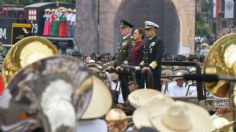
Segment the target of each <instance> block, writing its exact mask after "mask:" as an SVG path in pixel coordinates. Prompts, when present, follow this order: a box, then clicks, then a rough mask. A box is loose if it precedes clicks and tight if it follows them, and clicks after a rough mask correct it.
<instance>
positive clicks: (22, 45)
mask: <svg viewBox="0 0 236 132" xmlns="http://www.w3.org/2000/svg"><path fill="white" fill-rule="evenodd" d="M56 54H59V51H58V49H57V48H56V46H54V45H53V44H52V43H51V42H50V41H49V40H47V39H44V38H42V37H37V36H31V37H26V38H24V39H22V40H20V41H18V42H17V43H16V44H15V45H13V46H12V47H11V49H10V50H9V51H8V53H7V55H6V57H5V59H4V61H3V65H2V77H3V81H4V83H5V84H7V83H8V81H9V80H10V79H11V78H12V76H13V75H14V74H15V73H16V72H17V71H18V70H19V69H21V68H23V67H25V66H27V65H29V64H31V63H33V62H35V61H38V60H40V59H43V58H46V57H49V56H53V55H56Z"/></svg>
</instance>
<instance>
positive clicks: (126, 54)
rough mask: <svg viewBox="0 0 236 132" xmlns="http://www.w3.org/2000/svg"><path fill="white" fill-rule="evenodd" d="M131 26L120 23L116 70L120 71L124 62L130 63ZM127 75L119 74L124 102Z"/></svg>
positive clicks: (123, 21) (127, 92)
mask: <svg viewBox="0 0 236 132" xmlns="http://www.w3.org/2000/svg"><path fill="white" fill-rule="evenodd" d="M132 27H133V25H132V24H130V23H129V22H127V21H125V20H121V21H120V33H121V37H122V39H121V41H120V44H119V48H118V53H117V58H116V60H115V64H114V66H116V70H118V69H121V70H122V68H121V67H120V65H122V64H123V63H124V61H128V63H129V62H130V51H131V48H132V45H133V43H134V40H133V37H132V36H131V32H132ZM129 76H130V75H129V74H128V73H126V74H125V73H124V74H123V73H122V74H119V80H120V83H121V84H120V85H121V89H122V95H123V98H124V100H125V101H126V99H127V97H128V94H129V90H128V81H127V80H129Z"/></svg>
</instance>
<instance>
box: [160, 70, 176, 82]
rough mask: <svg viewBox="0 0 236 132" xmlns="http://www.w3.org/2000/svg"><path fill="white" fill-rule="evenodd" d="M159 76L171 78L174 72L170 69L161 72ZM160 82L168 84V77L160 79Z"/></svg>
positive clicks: (169, 80)
mask: <svg viewBox="0 0 236 132" xmlns="http://www.w3.org/2000/svg"><path fill="white" fill-rule="evenodd" d="M161 75H162V76H173V75H174V72H173V71H172V70H170V69H165V70H162V71H161ZM161 80H162V81H164V82H168V83H169V82H171V79H170V77H162V78H161Z"/></svg>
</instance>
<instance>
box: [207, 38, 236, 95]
mask: <svg viewBox="0 0 236 132" xmlns="http://www.w3.org/2000/svg"><path fill="white" fill-rule="evenodd" d="M235 51H236V34H229V35H225V36H223V37H222V38H220V39H219V40H217V41H216V42H215V43H214V44H213V45H212V47H211V49H210V51H209V52H208V55H207V56H206V58H205V61H204V66H203V72H204V73H205V74H218V75H226V76H235V75H236V57H235V56H236V52H235ZM228 86H229V82H227V81H225V80H221V81H219V82H216V83H209V82H208V83H205V87H206V88H207V90H208V91H209V92H210V93H212V94H213V95H215V96H218V97H229V87H228Z"/></svg>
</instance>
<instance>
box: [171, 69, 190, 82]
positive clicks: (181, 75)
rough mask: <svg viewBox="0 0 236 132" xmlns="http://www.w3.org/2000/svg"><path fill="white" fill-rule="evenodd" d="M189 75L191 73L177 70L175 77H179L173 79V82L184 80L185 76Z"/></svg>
mask: <svg viewBox="0 0 236 132" xmlns="http://www.w3.org/2000/svg"><path fill="white" fill-rule="evenodd" d="M188 73H189V71H187V70H177V71H175V72H174V75H175V76H179V77H173V78H172V80H175V81H176V80H179V79H183V75H185V74H188Z"/></svg>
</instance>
